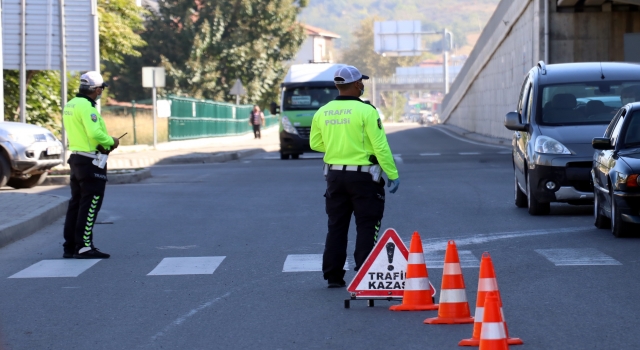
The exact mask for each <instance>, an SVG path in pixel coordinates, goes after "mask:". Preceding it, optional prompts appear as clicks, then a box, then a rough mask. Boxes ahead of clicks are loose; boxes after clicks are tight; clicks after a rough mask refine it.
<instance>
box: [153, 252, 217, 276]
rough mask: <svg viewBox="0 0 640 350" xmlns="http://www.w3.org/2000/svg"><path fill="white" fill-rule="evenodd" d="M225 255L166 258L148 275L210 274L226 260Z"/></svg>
mask: <svg viewBox="0 0 640 350" xmlns="http://www.w3.org/2000/svg"><path fill="white" fill-rule="evenodd" d="M224 258H225V257H224V256H201V257H188V258H164V259H162V261H161V262H160V263H159V264H158V266H156V268H155V269H153V271H151V272H149V273H148V274H147V276H167V275H210V274H212V273H213V272H214V271H215V270H216V269H217V268H218V266H220V264H221V263H222V260H224Z"/></svg>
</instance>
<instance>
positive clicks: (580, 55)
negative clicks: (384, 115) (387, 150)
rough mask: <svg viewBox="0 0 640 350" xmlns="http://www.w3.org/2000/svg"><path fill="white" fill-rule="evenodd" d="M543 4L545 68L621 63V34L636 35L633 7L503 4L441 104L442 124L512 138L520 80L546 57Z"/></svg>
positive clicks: (509, 0)
mask: <svg viewBox="0 0 640 350" xmlns="http://www.w3.org/2000/svg"><path fill="white" fill-rule="evenodd" d="M544 1H549V4H548V6H549V41H548V42H549V53H548V55H549V59H548V62H547V64H552V63H567V62H587V61H623V60H624V34H625V33H640V11H638V6H632V5H624V6H621V5H617V4H616V5H615V6H611V5H612V3H610V2H608V3H605V4H603V5H600V6H598V7H584V6H579V7H559V6H557V3H556V0H502V1H501V2H500V4H499V5H498V7H497V8H496V11H495V13H494V14H493V16H492V17H491V19H490V20H489V22H488V23H487V25H486V27H485V29H484V30H483V32H482V34H481V35H480V38H479V40H478V42H477V44H476V46H475V48H474V49H473V51H472V52H471V54H470V55H469V58H468V59H467V62H466V63H465V65H464V66H463V67H462V70H461V71H460V73H459V74H458V77H457V78H456V80H455V81H454V82H453V84H452V86H451V88H450V92H449V94H447V96H446V97H445V99H444V101H443V103H442V109H441V116H440V119H441V120H443V122H444V123H446V124H451V125H455V126H458V127H461V128H463V129H465V130H468V131H470V132H475V133H478V134H482V135H486V136H491V137H499V138H505V139H510V138H511V134H512V132H511V131H508V130H507V129H506V128H505V127H504V125H503V120H504V115H505V114H506V113H507V112H509V111H512V110H515V107H516V103H517V98H518V94H519V91H520V88H521V86H522V81H523V78H524V75H525V74H526V73H527V71H529V69H530V68H531V67H533V66H534V65H535V64H537V62H538V61H540V60H543V59H544V57H545V45H544ZM596 1H597V0H596ZM629 1H635V0H629ZM561 2H562V1H561ZM607 4H608V5H607ZM578 5H584V2H578ZM576 11H579V12H576Z"/></svg>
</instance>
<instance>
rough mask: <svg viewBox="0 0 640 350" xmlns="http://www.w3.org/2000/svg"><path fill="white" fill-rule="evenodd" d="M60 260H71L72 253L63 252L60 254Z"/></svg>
mask: <svg viewBox="0 0 640 350" xmlns="http://www.w3.org/2000/svg"><path fill="white" fill-rule="evenodd" d="M62 258H63V259H73V253H67V252H64V254H62Z"/></svg>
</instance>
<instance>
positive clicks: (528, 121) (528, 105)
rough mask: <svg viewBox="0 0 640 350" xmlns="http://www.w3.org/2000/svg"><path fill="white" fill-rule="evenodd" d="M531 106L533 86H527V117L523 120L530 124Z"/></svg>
mask: <svg viewBox="0 0 640 350" xmlns="http://www.w3.org/2000/svg"><path fill="white" fill-rule="evenodd" d="M532 105H533V84H529V101H528V102H527V116H526V118H524V120H526V121H527V124H531V106H532Z"/></svg>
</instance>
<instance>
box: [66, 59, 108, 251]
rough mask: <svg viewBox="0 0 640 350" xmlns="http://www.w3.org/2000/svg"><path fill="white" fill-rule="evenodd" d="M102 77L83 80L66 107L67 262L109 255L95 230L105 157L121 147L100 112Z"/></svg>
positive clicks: (86, 76) (91, 75) (104, 180)
mask: <svg viewBox="0 0 640 350" xmlns="http://www.w3.org/2000/svg"><path fill="white" fill-rule="evenodd" d="M107 86H108V85H107V84H105V83H104V81H103V79H102V76H101V75H100V73H98V72H95V71H92V72H87V73H85V74H82V76H81V77H80V91H79V92H80V93H79V94H77V95H76V97H75V98H74V99H72V100H71V101H69V103H67V104H66V105H65V106H64V115H63V122H64V127H65V129H66V131H67V136H68V139H69V150H70V151H71V155H70V157H69V161H68V163H69V166H70V168H71V200H70V201H69V207H68V209H67V217H66V220H65V223H64V240H65V242H64V245H63V246H64V255H63V257H64V258H76V259H106V258H108V257H109V254H106V253H103V252H101V251H99V250H98V249H97V248H95V247H94V246H93V229H94V226H95V223H96V218H97V217H98V212H99V211H100V207H101V206H102V201H103V200H104V190H105V186H106V183H107V167H106V164H105V162H104V159H106V158H105V154H101V153H100V152H99V151H98V150H99V149H101V150H103V151H102V153H106V152H107V151H110V150H113V149H115V148H116V147H118V144H119V143H120V142H119V140H118V139H117V138H115V137H111V136H109V134H107V128H106V125H105V123H104V120H103V119H102V117H101V116H100V113H98V110H97V109H96V101H97V100H99V99H100V96H101V95H102V92H103V91H104V88H105V87H107Z"/></svg>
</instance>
